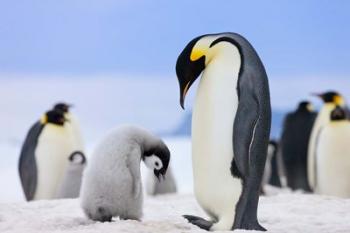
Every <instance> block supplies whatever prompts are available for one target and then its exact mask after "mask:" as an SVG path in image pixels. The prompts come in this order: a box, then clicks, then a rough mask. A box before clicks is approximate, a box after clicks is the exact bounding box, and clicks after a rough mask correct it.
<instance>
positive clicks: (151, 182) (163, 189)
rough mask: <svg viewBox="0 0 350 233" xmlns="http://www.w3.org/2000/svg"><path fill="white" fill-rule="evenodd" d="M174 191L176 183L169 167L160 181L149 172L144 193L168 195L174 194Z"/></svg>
mask: <svg viewBox="0 0 350 233" xmlns="http://www.w3.org/2000/svg"><path fill="white" fill-rule="evenodd" d="M176 191H177V188H176V181H175V177H174V174H173V172H172V169H171V167H170V166H169V167H168V171H167V173H166V174H165V176H164V177H163V178H162V179H161V180H159V179H158V178H157V177H156V176H155V175H154V173H153V172H151V171H150V172H149V174H148V176H147V180H146V192H147V194H148V195H152V196H154V195H159V194H170V193H176Z"/></svg>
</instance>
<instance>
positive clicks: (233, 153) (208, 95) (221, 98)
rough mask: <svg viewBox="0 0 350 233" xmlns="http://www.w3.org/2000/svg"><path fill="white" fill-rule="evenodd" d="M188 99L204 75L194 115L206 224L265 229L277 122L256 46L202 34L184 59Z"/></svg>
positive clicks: (200, 222)
mask: <svg viewBox="0 0 350 233" xmlns="http://www.w3.org/2000/svg"><path fill="white" fill-rule="evenodd" d="M176 73H177V77H178V81H179V85H180V105H181V106H182V108H184V100H185V96H186V93H187V91H188V90H189V88H190V86H191V85H192V84H193V83H194V81H195V80H196V79H197V78H198V76H199V75H200V74H201V73H202V76H201V79H200V83H199V85H198V89H197V94H196V98H195V103H194V107H193V115H192V164H193V175H194V193H195V197H196V199H197V201H198V203H199V205H200V206H201V207H202V209H203V210H204V211H205V212H206V213H207V215H208V216H209V217H210V220H205V219H203V218H201V217H197V216H191V215H184V217H185V218H186V219H187V220H188V221H189V222H190V223H192V224H194V225H196V226H198V227H200V228H202V229H205V230H211V231H213V230H233V229H246V230H260V231H264V230H265V229H264V228H263V227H262V226H260V224H259V222H258V219H257V208H258V201H259V193H260V188H261V180H262V177H263V173H264V167H265V161H266V153H267V146H268V142H269V134H270V126H271V106H270V93H269V84H268V79H267V75H266V72H265V68H264V66H263V63H262V62H261V60H260V58H259V56H258V54H257V53H256V51H255V50H254V48H253V47H252V45H251V44H250V43H249V42H248V41H247V40H246V39H245V38H244V37H242V36H241V35H239V34H236V33H219V34H207V35H203V36H199V37H197V38H195V39H193V40H192V41H190V42H189V44H188V45H187V46H186V47H185V48H184V50H183V51H182V52H181V54H180V55H179V57H178V60H177V63H176Z"/></svg>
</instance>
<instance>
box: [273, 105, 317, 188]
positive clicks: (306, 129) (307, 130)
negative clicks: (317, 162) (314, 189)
mask: <svg viewBox="0 0 350 233" xmlns="http://www.w3.org/2000/svg"><path fill="white" fill-rule="evenodd" d="M316 116H317V112H315V111H314V107H313V105H312V104H311V103H310V102H309V101H301V102H300V103H299V105H298V107H297V109H296V110H294V111H292V112H290V113H288V114H287V116H286V117H285V118H284V123H283V129H282V136H281V140H280V152H281V157H282V159H283V164H284V168H285V173H286V178H287V186H288V187H290V188H291V189H292V190H297V189H301V190H304V191H306V192H311V189H310V186H309V184H308V180H307V151H308V146H309V139H310V134H311V130H312V127H313V125H314V122H315V119H316Z"/></svg>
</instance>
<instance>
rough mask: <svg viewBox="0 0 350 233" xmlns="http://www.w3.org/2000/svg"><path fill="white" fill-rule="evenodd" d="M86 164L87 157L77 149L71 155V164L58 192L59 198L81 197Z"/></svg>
mask: <svg viewBox="0 0 350 233" xmlns="http://www.w3.org/2000/svg"><path fill="white" fill-rule="evenodd" d="M85 166H86V158H85V155H84V154H83V153H82V152H81V151H75V152H73V153H72V154H71V155H70V156H69V164H68V166H67V168H66V171H65V174H64V177H63V181H62V183H61V185H60V188H59V189H58V192H57V198H58V199H60V198H77V197H79V193H80V186H81V181H82V176H83V171H84V169H85Z"/></svg>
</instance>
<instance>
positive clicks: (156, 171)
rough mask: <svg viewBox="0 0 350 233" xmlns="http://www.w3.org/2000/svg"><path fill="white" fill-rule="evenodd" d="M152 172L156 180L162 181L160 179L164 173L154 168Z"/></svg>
mask: <svg viewBox="0 0 350 233" xmlns="http://www.w3.org/2000/svg"><path fill="white" fill-rule="evenodd" d="M153 173H154V175H155V176H156V177H157V179H158V181H162V179H164V175H163V174H162V173H161V172H160V171H158V170H154V172H153Z"/></svg>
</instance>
